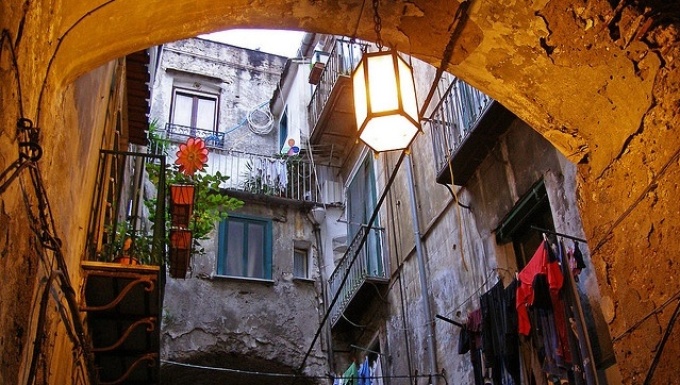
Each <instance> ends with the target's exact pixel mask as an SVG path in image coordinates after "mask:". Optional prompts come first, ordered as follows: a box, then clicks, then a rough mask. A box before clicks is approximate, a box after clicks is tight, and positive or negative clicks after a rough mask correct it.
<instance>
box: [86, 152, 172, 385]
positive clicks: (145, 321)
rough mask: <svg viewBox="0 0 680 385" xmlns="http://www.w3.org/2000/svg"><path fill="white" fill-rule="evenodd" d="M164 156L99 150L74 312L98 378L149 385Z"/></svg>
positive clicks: (154, 353) (156, 340) (154, 354)
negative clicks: (156, 172) (82, 318)
mask: <svg viewBox="0 0 680 385" xmlns="http://www.w3.org/2000/svg"><path fill="white" fill-rule="evenodd" d="M150 164H152V165H156V166H158V167H161V169H163V168H164V167H165V157H162V156H155V155H148V154H139V153H130V152H114V151H101V152H100V156H99V164H98V168H97V181H96V183H97V185H96V189H95V195H94V197H93V204H92V212H91V217H90V218H91V219H90V225H89V228H88V242H87V247H88V249H87V253H86V258H87V259H86V260H84V261H82V262H81V268H82V272H83V285H82V287H81V290H82V293H81V298H82V303H81V305H80V310H81V311H83V312H86V313H87V317H86V319H87V327H88V330H89V332H90V338H91V340H92V345H93V349H92V352H93V353H94V360H95V365H96V367H97V368H98V372H97V377H98V378H99V383H100V384H102V385H105V384H119V383H125V384H157V383H159V371H160V358H159V352H160V315H161V310H162V301H163V287H164V282H165V281H164V280H165V271H164V265H165V242H164V240H165V203H164V202H165V180H164V177H163V176H161V177H159V179H160V180H158V181H157V182H156V185H154V184H153V183H151V182H149V178H148V173H147V167H148V165H150Z"/></svg>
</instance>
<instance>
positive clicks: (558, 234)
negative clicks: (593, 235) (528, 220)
mask: <svg viewBox="0 0 680 385" xmlns="http://www.w3.org/2000/svg"><path fill="white" fill-rule="evenodd" d="M531 229H532V230H535V231H540V232H541V233H546V234H552V235H557V236H558V237H564V238H569V239H571V240H574V241H579V242H583V243H588V241H586V240H585V239H583V238H579V237H575V236H573V235H567V234H563V233H558V232H557V231H551V230H547V229H543V228H540V227H537V226H531Z"/></svg>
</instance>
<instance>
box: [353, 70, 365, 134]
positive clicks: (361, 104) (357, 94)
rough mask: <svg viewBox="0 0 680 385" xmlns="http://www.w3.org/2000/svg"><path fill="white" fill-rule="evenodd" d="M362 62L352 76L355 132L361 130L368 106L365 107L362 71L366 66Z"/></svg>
mask: <svg viewBox="0 0 680 385" xmlns="http://www.w3.org/2000/svg"><path fill="white" fill-rule="evenodd" d="M364 63H365V62H364V61H363V60H362V61H361V63H360V64H359V65H358V66H357V68H356V70H355V71H354V75H352V83H353V92H354V116H355V118H356V120H357V130H360V129H361V126H362V124H363V123H364V120H366V113H367V109H368V106H367V105H366V84H365V83H364V71H365V70H366V66H365V65H364Z"/></svg>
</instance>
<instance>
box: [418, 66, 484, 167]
mask: <svg viewBox="0 0 680 385" xmlns="http://www.w3.org/2000/svg"><path fill="white" fill-rule="evenodd" d="M438 88H439V90H440V93H441V95H442V96H441V98H440V100H439V102H438V103H437V106H436V108H435V109H434V111H433V113H432V115H431V116H430V118H429V119H428V122H429V125H430V132H431V133H432V145H433V149H434V157H435V164H436V166H437V170H441V169H442V168H443V167H444V166H446V165H447V164H448V161H449V159H450V157H451V156H452V155H453V153H454V152H455V151H456V150H457V149H458V147H460V145H461V144H462V143H463V141H464V140H465V137H466V136H467V135H468V134H469V133H470V132H471V131H472V130H473V129H474V127H475V124H476V123H477V121H478V120H479V118H480V117H481V116H482V114H483V113H484V110H485V109H486V108H487V107H488V106H489V105H491V103H492V102H493V99H491V98H490V97H489V96H487V95H485V94H484V93H482V92H481V91H479V90H478V89H476V88H474V87H472V86H471V85H469V84H467V83H465V82H463V81H462V80H459V79H457V78H453V79H451V78H442V80H441V81H440V83H439V85H438Z"/></svg>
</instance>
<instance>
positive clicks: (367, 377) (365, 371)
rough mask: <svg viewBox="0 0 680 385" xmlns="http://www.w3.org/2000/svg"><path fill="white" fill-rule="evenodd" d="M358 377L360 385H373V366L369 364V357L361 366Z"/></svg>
mask: <svg viewBox="0 0 680 385" xmlns="http://www.w3.org/2000/svg"><path fill="white" fill-rule="evenodd" d="M358 375H359V381H358V385H371V365H370V364H369V362H368V356H366V359H365V360H364V363H363V364H361V366H359V372H358Z"/></svg>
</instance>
